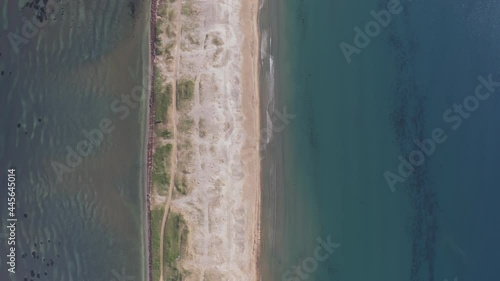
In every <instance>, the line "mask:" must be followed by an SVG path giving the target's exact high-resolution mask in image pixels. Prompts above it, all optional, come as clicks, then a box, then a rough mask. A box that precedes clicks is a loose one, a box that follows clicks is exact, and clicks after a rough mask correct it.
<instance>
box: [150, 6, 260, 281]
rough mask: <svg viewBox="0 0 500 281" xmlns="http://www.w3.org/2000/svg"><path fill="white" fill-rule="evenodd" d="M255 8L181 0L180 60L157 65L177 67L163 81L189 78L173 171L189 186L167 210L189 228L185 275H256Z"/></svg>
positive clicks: (233, 277)
mask: <svg viewBox="0 0 500 281" xmlns="http://www.w3.org/2000/svg"><path fill="white" fill-rule="evenodd" d="M177 1H181V0H177ZM257 12H258V0H252V1H249V0H211V1H202V0H182V13H181V20H180V24H181V28H180V30H181V34H177V36H180V42H179V44H178V46H179V50H178V51H179V61H178V62H175V61H172V62H168V63H165V64H164V65H163V66H160V67H163V69H164V70H165V71H166V72H167V73H168V72H169V71H171V70H172V69H175V72H176V73H175V76H171V77H170V78H168V77H167V78H166V79H167V80H172V77H176V80H177V83H179V81H180V80H183V79H188V80H191V81H194V95H193V98H192V100H191V102H190V105H189V106H188V107H187V109H186V108H185V109H183V110H179V111H178V114H177V115H176V117H175V123H176V126H177V128H178V129H177V135H176V137H175V138H176V142H177V152H176V155H174V157H177V158H176V160H177V161H175V162H176V163H177V167H176V175H179V177H183V178H185V179H186V182H187V189H188V191H187V194H186V195H184V194H181V193H179V192H177V191H175V192H174V195H173V197H174V199H173V200H172V202H171V211H173V212H176V213H181V214H182V215H183V216H184V219H185V220H186V222H187V225H188V229H189V235H188V241H187V245H186V253H184V254H183V255H182V256H181V257H180V260H179V262H178V265H179V267H180V270H182V271H183V272H185V273H186V274H185V275H184V278H183V279H184V280H197V281H198V280H235V281H245V280H251V281H254V280H258V272H257V270H258V269H257V259H258V255H259V251H258V249H259V247H260V245H259V237H260V232H259V220H260V214H259V211H260V206H259V205H260V161H259V158H258V149H259V147H258V144H259V96H258V46H259V42H258V34H257ZM174 60H175V59H174ZM186 124H188V125H189V124H190V125H189V126H188V125H186ZM185 127H186V128H185ZM243 151H245V157H243ZM252 154H253V155H252ZM248 159H251V161H249V160H248ZM160 201H161V200H160ZM155 281H156V280H155Z"/></svg>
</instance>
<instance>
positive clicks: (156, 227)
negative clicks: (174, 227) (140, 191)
mask: <svg viewBox="0 0 500 281" xmlns="http://www.w3.org/2000/svg"><path fill="white" fill-rule="evenodd" d="M164 210H165V208H163V207H161V208H157V209H153V210H151V250H152V252H153V253H152V256H153V264H152V271H153V272H152V275H153V280H159V279H160V270H161V267H160V242H161V241H160V237H161V222H162V220H163V212H164Z"/></svg>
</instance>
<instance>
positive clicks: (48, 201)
mask: <svg viewBox="0 0 500 281" xmlns="http://www.w3.org/2000/svg"><path fill="white" fill-rule="evenodd" d="M17 2H18V1H12V0H3V1H1V2H0V7H1V10H2V13H1V19H2V21H1V24H2V25H1V26H2V31H1V38H2V39H1V42H2V43H1V45H0V53H1V56H0V70H3V71H4V75H3V76H0V89H1V90H0V91H1V95H0V96H1V99H2V102H1V105H0V128H1V129H0V156H1V157H0V169H1V173H2V176H1V186H0V192H1V194H2V195H1V196H0V197H1V198H2V204H1V206H2V208H1V209H0V214H1V218H2V221H1V224H2V228H3V229H5V227H6V223H7V221H6V216H7V209H6V207H5V206H6V199H5V198H6V194H7V189H6V187H7V179H6V175H7V168H8V167H13V168H15V169H16V183H17V188H16V192H17V193H16V203H17V209H16V216H17V218H18V222H17V228H16V234H17V235H16V239H17V241H16V247H17V252H16V255H17V267H16V273H15V274H8V272H7V266H6V257H5V255H4V254H3V253H5V252H6V250H7V248H6V246H7V245H6V243H4V242H3V241H2V243H1V246H0V249H1V252H2V256H1V257H0V261H1V265H0V269H1V270H0V279H2V280H25V279H24V278H27V280H35V279H38V274H40V280H48V279H50V280H65V281H67V280H104V281H107V280H116V279H117V278H119V277H123V274H125V276H134V277H135V280H145V278H146V247H145V206H144V202H145V194H144V184H143V182H144V175H143V172H144V171H143V170H144V163H145V161H144V157H145V156H144V149H145V143H144V138H145V131H144V130H145V128H146V125H145V124H146V118H145V116H146V104H147V103H146V99H145V98H143V99H142V100H140V101H139V102H132V103H129V104H127V102H126V101H125V100H122V98H123V97H125V96H127V95H130V94H131V92H132V90H133V89H136V88H135V87H142V86H143V85H144V86H146V87H147V81H148V76H147V70H148V68H149V31H148V30H149V1H145V2H142V1H136V2H134V1H106V2H102V1H67V0H66V1H63V2H61V4H59V5H58V7H57V8H56V9H57V10H52V11H54V12H52V13H50V15H49V16H48V17H47V20H43V22H41V23H40V22H36V21H34V22H36V23H37V24H38V25H40V27H37V28H36V29H35V31H33V30H31V31H30V32H28V31H27V29H26V30H24V28H25V27H23V26H24V21H23V17H25V18H26V19H28V21H30V22H32V21H31V18H32V15H33V14H34V12H36V10H35V9H34V7H31V8H30V7H25V8H22V9H21V8H20V7H18V6H17V5H18V4H17ZM9 34H17V35H18V36H22V37H23V38H25V40H22V41H21V43H18V44H15V43H14V44H12V43H10V41H9V39H8V38H9V37H8V36H9ZM10 36H13V35H10ZM14 42H18V41H14ZM146 94H147V89H145V90H144V91H143V97H146ZM88 135H90V137H89V136H88ZM77 154H79V156H77ZM2 232H3V231H2Z"/></svg>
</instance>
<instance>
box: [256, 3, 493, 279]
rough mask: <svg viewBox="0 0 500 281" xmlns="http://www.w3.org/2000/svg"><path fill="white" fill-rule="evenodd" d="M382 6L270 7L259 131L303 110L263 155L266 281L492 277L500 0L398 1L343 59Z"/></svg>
mask: <svg viewBox="0 0 500 281" xmlns="http://www.w3.org/2000/svg"><path fill="white" fill-rule="evenodd" d="M388 2H390V1H365V0H355V1H345V0H341V1H325V0H310V1H304V0H287V1H265V2H264V5H263V8H262V10H261V31H262V34H263V35H262V36H263V39H262V41H263V42H264V43H263V46H264V47H266V48H264V51H263V53H262V55H263V56H262V69H263V74H262V75H263V76H262V79H263V86H262V90H263V94H264V98H263V105H262V106H263V108H264V109H265V110H266V112H264V113H263V126H267V127H268V128H269V126H270V125H269V124H270V122H269V121H268V120H273V114H274V115H275V114H276V111H279V112H282V111H283V109H284V107H286V110H287V112H288V113H290V114H294V115H295V116H296V117H295V118H294V119H293V120H292V121H291V122H290V123H289V124H287V125H286V127H285V129H284V130H283V131H280V130H276V129H275V130H271V131H273V133H272V136H273V138H272V140H271V141H270V142H269V143H268V144H267V145H266V148H265V149H264V152H263V155H264V160H263V161H264V170H263V171H264V173H263V205H264V206H263V225H262V227H263V240H262V242H263V245H262V254H263V256H262V278H261V279H262V280H263V281H277V280H293V281H297V280H317V281H332V280H344V281H362V280H386V281H389V280H390V281H402V280H411V281H429V280H436V281H444V280H446V279H447V280H449V281H452V280H496V279H498V271H497V268H498V267H497V265H496V264H497V262H498V260H499V259H500V243H499V242H498V237H500V217H499V215H498V214H499V213H500V212H499V210H500V207H499V204H498V203H497V201H498V198H499V195H500V191H499V189H498V188H497V187H498V186H499V183H500V173H498V172H497V170H498V168H499V167H500V157H499V156H500V149H499V148H498V147H499V146H498V144H499V143H500V131H499V130H498V128H499V125H498V122H497V120H498V119H499V117H500V113H499V110H498V108H499V107H500V99H499V98H498V97H496V95H497V94H498V93H500V88H499V87H497V86H494V87H491V88H492V91H495V92H493V93H490V91H489V90H488V87H487V86H486V85H485V84H484V83H481V82H480V80H479V79H478V76H482V77H484V78H485V80H488V75H490V74H491V79H492V80H493V81H500V56H499V53H498V50H499V48H500V24H499V21H498V18H499V16H500V3H499V2H498V1H486V0H479V1H463V0H459V1H451V0H446V1H437V2H436V1H402V2H401V3H400V5H399V6H400V7H401V8H402V11H401V12H400V13H396V14H392V15H391V19H390V20H388V22H387V24H386V27H382V28H380V31H379V32H378V34H376V35H374V36H373V37H372V38H370V42H369V43H367V44H365V45H366V46H363V47H360V48H358V51H357V53H354V54H352V55H351V57H350V59H351V62H350V63H348V62H347V60H346V58H345V57H344V55H343V53H342V51H341V49H340V47H339V45H340V44H341V43H342V42H345V43H347V44H350V45H351V46H355V42H354V36H355V34H356V31H355V30H354V28H355V27H360V28H361V29H363V30H364V29H365V25H366V24H367V23H369V22H370V21H373V20H374V18H373V16H372V15H371V13H370V12H371V11H372V10H373V11H374V12H379V11H381V10H383V9H384V10H387V9H388V8H387V7H388V4H390V3H388ZM374 32H375V31H374ZM375 33H377V32H375ZM372 34H373V33H372ZM360 40H361V39H360ZM358 43H360V42H358ZM365 43H366V42H365ZM478 85H483V86H481V87H480V90H479V93H480V95H482V96H483V97H484V96H486V95H488V93H490V94H491V95H490V96H489V97H487V98H483V100H480V99H478V98H474V97H473V96H474V95H475V91H476V89H477V87H478ZM470 96H472V97H470ZM464 101H465V102H466V104H465V105H463V104H464ZM455 104H456V105H457V107H454V105H455ZM460 104H462V107H460ZM460 108H462V110H465V113H463V114H461V113H459V112H460ZM443 115H445V116H446V117H443ZM267 117H269V118H267ZM278 119H279V118H278ZM278 119H276V118H275V122H273V125H275V126H274V127H275V128H276V126H278V125H280V124H276V123H279V122H278V121H276V120H278ZM459 120H460V121H459ZM459 123H460V124H459ZM436 129H437V130H438V132H441V134H440V135H441V139H443V138H445V139H446V140H445V141H444V142H442V143H440V144H436V145H435V147H434V148H433V149H430V148H429V149H430V150H429V151H430V153H429V156H424V160H423V163H419V165H415V167H414V168H413V169H414V170H413V172H412V173H411V174H410V175H407V174H406V175H405V176H404V177H401V178H400V179H401V180H400V181H399V182H396V183H395V185H394V189H395V191H394V192H392V191H391V189H390V187H389V185H388V183H387V181H386V179H385V177H384V173H385V172H387V171H389V172H391V173H393V174H394V175H398V176H400V173H399V172H398V166H399V165H400V163H401V161H400V160H399V159H398V156H400V155H401V158H404V159H408V157H409V156H410V155H414V156H415V155H416V154H415V153H413V154H412V151H415V150H418V149H419V147H418V145H417V143H420V142H422V141H423V140H425V139H429V138H431V137H432V135H433V131H435V130H436ZM429 147H430V146H429ZM416 157H417V158H418V155H417V156H416ZM417 158H415V159H417ZM417 162H418V161H417ZM407 169H408V168H402V170H403V172H404V171H406V170H407ZM328 237H330V240H331V242H332V243H338V244H340V245H337V247H336V248H335V250H334V251H333V253H329V254H328V258H327V259H324V260H323V257H322V258H321V259H318V258H315V255H314V254H315V250H316V248H317V247H318V246H320V245H321V244H322V243H320V242H318V239H323V240H324V241H327V240H328ZM320 253H321V254H322V255H323V254H324V253H326V251H325V250H320Z"/></svg>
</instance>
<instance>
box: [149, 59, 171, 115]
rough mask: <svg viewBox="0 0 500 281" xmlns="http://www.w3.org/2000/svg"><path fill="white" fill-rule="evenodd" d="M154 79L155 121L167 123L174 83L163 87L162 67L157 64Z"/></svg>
mask: <svg viewBox="0 0 500 281" xmlns="http://www.w3.org/2000/svg"><path fill="white" fill-rule="evenodd" d="M154 79H155V81H154V85H153V86H154V94H155V119H156V120H155V121H156V122H161V123H165V121H166V120H167V109H168V106H169V105H170V101H171V97H172V85H170V84H168V85H167V87H163V80H164V78H163V75H161V73H160V69H159V68H158V67H156V66H155V77H154Z"/></svg>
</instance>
